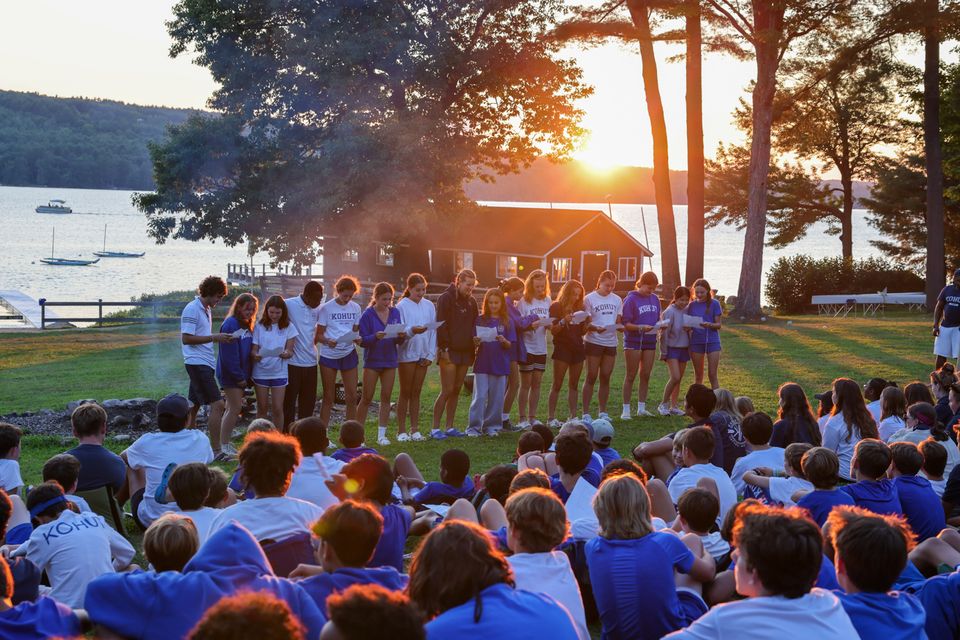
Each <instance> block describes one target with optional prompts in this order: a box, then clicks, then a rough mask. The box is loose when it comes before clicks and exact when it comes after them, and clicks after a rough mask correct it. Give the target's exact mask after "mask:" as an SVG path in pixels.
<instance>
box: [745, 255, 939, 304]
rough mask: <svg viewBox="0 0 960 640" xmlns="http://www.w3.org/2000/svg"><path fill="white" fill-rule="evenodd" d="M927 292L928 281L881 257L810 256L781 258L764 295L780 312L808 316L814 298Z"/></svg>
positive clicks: (768, 275)
mask: <svg viewBox="0 0 960 640" xmlns="http://www.w3.org/2000/svg"><path fill="white" fill-rule="evenodd" d="M883 289H886V290H887V291H888V292H889V293H903V292H907V291H923V289H924V281H923V279H922V278H921V277H920V276H918V275H917V274H916V273H914V272H912V271H909V270H907V269H904V268H902V267H897V266H894V265H893V264H891V263H890V262H887V261H886V260H881V259H879V258H866V259H864V260H844V259H843V258H821V259H819V260H814V259H813V258H811V257H809V256H793V257H791V258H786V257H784V258H780V259H779V260H777V262H776V263H775V264H774V265H773V267H771V268H770V271H769V272H768V273H767V285H766V287H764V294H765V295H766V297H767V301H768V302H769V303H770V304H771V305H772V306H773V307H774V308H775V309H776V310H777V312H778V313H805V312H808V311H813V310H814V308H815V307H814V305H812V304H810V298H811V296H816V295H830V294H844V293H850V294H855V293H874V292H877V291H882V290H883Z"/></svg>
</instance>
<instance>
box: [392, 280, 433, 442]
mask: <svg viewBox="0 0 960 640" xmlns="http://www.w3.org/2000/svg"><path fill="white" fill-rule="evenodd" d="M426 293H427V279H426V278H424V277H423V276H422V275H420V274H419V273H411V274H410V275H409V276H407V288H406V290H404V292H403V297H402V298H401V299H400V302H398V303H397V311H399V312H400V320H401V322H403V324H404V325H406V326H407V339H406V340H404V341H403V343H401V344H400V347H399V349H398V356H399V358H398V359H399V368H398V371H399V373H400V398H399V399H398V400H397V440H398V441H399V442H406V441H407V440H414V441H416V442H419V441H421V440H425V438H424V437H423V435H421V433H420V393H421V392H422V391H423V380H424V378H426V377H427V372H428V371H429V370H430V365H431V364H433V360H434V359H435V358H436V357H437V331H436V329H427V327H426V325H428V324H429V323H431V322H434V321H435V320H436V319H437V310H436V308H435V307H434V306H433V303H432V302H430V301H429V300H427V299H426V297H424V296H425V294H426ZM408 412H409V414H410V435H409V436H408V435H407V431H406V429H407V426H406V421H407V413H408Z"/></svg>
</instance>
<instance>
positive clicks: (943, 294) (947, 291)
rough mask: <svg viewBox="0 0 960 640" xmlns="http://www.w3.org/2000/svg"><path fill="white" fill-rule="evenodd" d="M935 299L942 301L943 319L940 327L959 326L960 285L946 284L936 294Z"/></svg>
mask: <svg viewBox="0 0 960 640" xmlns="http://www.w3.org/2000/svg"><path fill="white" fill-rule="evenodd" d="M937 301H938V302H942V303H943V320H942V321H941V322H940V326H941V327H960V287H957V286H956V285H953V284H948V285H947V286H945V287H944V288H943V289H942V290H941V291H940V295H939V296H937Z"/></svg>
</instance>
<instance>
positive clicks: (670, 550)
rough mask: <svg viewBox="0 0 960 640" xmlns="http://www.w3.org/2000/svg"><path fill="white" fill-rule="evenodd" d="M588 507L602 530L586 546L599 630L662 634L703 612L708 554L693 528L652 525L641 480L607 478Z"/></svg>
mask: <svg viewBox="0 0 960 640" xmlns="http://www.w3.org/2000/svg"><path fill="white" fill-rule="evenodd" d="M701 428H705V429H706V431H707V432H709V433H710V436H711V437H712V436H713V433H712V432H710V429H709V427H701ZM593 508H594V511H595V512H596V514H597V520H598V521H599V522H600V536H599V537H597V538H594V539H593V540H590V541H589V542H587V543H586V546H585V548H584V551H585V554H586V557H587V567H588V569H589V572H590V583H591V584H592V586H593V595H594V598H595V600H596V603H597V609H598V610H599V612H600V622H601V624H602V626H603V637H605V638H637V639H640V640H645V639H647V638H650V639H654V638H660V637H662V636H663V635H664V634H665V633H669V632H670V631H673V630H675V629H680V628H682V627H684V626H686V625H688V624H689V623H690V622H691V621H693V620H695V619H697V618H698V617H699V616H701V615H703V614H704V613H706V611H707V605H706V604H705V603H704V601H703V599H702V597H701V595H700V589H701V587H700V585H701V583H704V582H709V581H711V580H713V578H714V574H715V565H714V561H713V558H712V557H711V556H710V554H709V552H707V551H706V549H704V548H703V545H702V544H701V542H700V538H699V537H698V536H696V535H695V534H687V535H685V536H683V537H682V538H680V537H677V536H676V535H675V534H673V533H668V532H661V531H654V529H653V524H652V522H651V518H650V498H649V497H648V496H647V491H646V489H644V488H643V485H642V484H641V483H640V480H638V479H637V478H636V477H635V476H634V475H632V474H622V475H618V476H613V477H611V478H608V479H607V480H605V481H604V482H603V484H602V485H600V490H599V491H598V492H597V495H596V497H595V499H594V503H593Z"/></svg>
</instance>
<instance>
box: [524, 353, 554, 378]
mask: <svg viewBox="0 0 960 640" xmlns="http://www.w3.org/2000/svg"><path fill="white" fill-rule="evenodd" d="M518 368H519V369H520V371H523V372H524V373H529V372H531V371H546V370H547V354H545V353H544V354H543V355H539V356H538V355H534V354H532V353H528V354H527V359H526V360H525V361H523V362H521V363H520V364H519V365H518Z"/></svg>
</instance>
